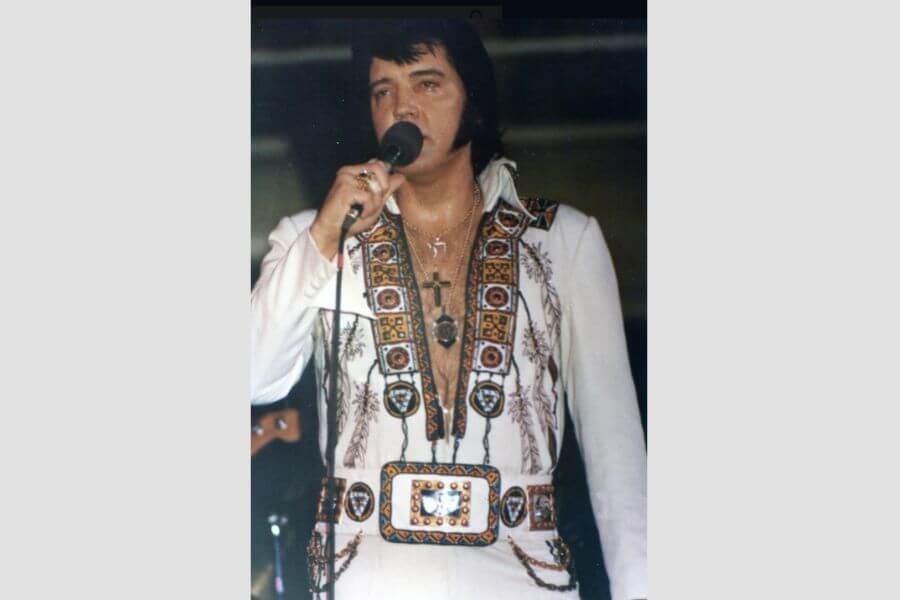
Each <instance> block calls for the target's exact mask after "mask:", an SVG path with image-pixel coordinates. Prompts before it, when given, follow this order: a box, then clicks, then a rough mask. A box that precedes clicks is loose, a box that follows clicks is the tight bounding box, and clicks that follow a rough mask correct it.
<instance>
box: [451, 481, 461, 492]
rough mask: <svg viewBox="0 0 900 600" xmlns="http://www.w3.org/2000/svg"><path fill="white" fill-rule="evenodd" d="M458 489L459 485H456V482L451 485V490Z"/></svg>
mask: <svg viewBox="0 0 900 600" xmlns="http://www.w3.org/2000/svg"><path fill="white" fill-rule="evenodd" d="M458 487H459V484H458V483H456V482H455V481H454V482H453V483H451V484H450V489H451V490H455V489H456V488H458Z"/></svg>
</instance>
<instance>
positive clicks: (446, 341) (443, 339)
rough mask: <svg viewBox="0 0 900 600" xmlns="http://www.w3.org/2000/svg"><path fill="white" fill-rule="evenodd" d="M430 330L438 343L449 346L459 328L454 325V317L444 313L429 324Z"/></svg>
mask: <svg viewBox="0 0 900 600" xmlns="http://www.w3.org/2000/svg"><path fill="white" fill-rule="evenodd" d="M431 331H432V333H433V334H434V339H436V340H437V343H438V344H440V345H441V346H443V347H444V348H449V347H450V346H452V345H453V344H455V343H456V337H457V335H458V333H459V328H458V327H457V325H456V319H454V318H453V317H451V316H450V315H448V314H447V313H444V314H442V315H441V316H440V317H438V318H437V319H435V321H434V323H433V324H432V326H431Z"/></svg>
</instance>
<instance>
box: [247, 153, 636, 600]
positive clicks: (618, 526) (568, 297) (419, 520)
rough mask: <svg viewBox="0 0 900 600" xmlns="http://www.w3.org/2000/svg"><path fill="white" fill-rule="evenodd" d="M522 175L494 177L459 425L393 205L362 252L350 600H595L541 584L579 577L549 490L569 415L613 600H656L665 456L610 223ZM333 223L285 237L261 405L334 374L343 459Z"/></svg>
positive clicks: (261, 326) (256, 323) (348, 317)
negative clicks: (655, 517)
mask: <svg viewBox="0 0 900 600" xmlns="http://www.w3.org/2000/svg"><path fill="white" fill-rule="evenodd" d="M509 167H513V168H514V164H513V163H511V162H510V161H508V160H506V159H499V160H495V161H493V162H491V163H490V164H489V165H488V167H487V168H486V169H485V170H484V171H483V172H482V174H481V176H480V177H479V183H480V184H481V188H482V194H483V198H484V213H483V215H482V222H481V224H480V225H479V230H478V232H477V234H476V237H475V240H474V249H473V252H472V260H471V262H470V264H469V269H468V270H467V281H466V288H465V318H464V323H462V325H461V327H460V333H461V335H460V340H459V341H458V342H457V343H461V344H462V361H461V362H462V363H463V364H462V365H461V371H460V377H459V380H460V385H459V389H458V393H457V397H456V398H455V399H454V411H453V414H452V417H451V419H450V420H451V421H452V422H447V423H445V422H444V413H443V412H442V411H441V410H440V409H439V399H438V398H437V393H436V389H435V387H434V380H433V378H432V372H431V363H430V359H429V356H428V348H427V340H426V339H425V335H428V334H429V332H428V331H427V328H426V327H425V324H424V320H423V318H422V314H421V310H420V309H419V304H418V288H417V287H416V286H415V279H414V277H415V275H414V273H413V270H412V269H411V268H410V255H409V251H408V249H407V246H406V243H405V237H404V234H403V229H402V222H401V219H400V218H399V211H398V207H397V204H396V202H395V201H394V199H393V198H391V199H389V200H388V202H387V205H386V209H385V211H384V213H383V215H382V218H381V219H380V220H379V222H378V223H376V224H375V225H374V226H373V228H372V229H371V230H369V231H368V232H365V233H364V234H361V235H358V236H356V237H355V238H352V239H350V240H348V243H347V247H346V248H345V263H344V264H345V265H346V266H345V268H344V272H343V282H342V286H343V292H342V311H341V336H340V339H341V351H340V354H339V362H340V370H339V377H338V387H339V393H338V399H339V402H338V425H339V435H338V442H337V451H336V469H335V470H336V477H337V478H338V481H339V485H341V486H342V488H343V494H342V496H341V512H340V516H339V519H338V522H337V524H336V532H337V535H336V549H337V551H339V552H340V551H341V550H342V549H344V548H347V544H348V543H350V542H351V541H352V540H353V539H354V537H355V536H357V534H360V535H359V538H358V539H359V541H358V544H356V545H354V548H355V552H354V553H353V556H352V558H350V563H349V564H347V565H346V567H345V569H344V570H343V572H341V574H340V577H339V578H338V580H337V583H336V588H337V590H336V591H337V594H336V595H337V596H338V597H340V598H343V599H347V598H392V599H398V600H406V599H409V600H450V599H454V600H459V599H463V598H488V597H501V598H517V599H518V600H527V599H532V598H534V599H538V598H560V599H563V598H577V597H578V592H577V590H575V589H569V590H567V591H557V590H552V589H549V588H548V587H545V586H540V585H538V583H536V581H535V579H534V577H536V578H538V579H540V580H541V581H544V582H546V583H547V584H551V585H555V586H563V587H565V586H566V584H568V583H569V573H568V572H567V571H566V570H565V569H562V568H557V569H552V568H548V567H550V566H552V565H557V564H559V563H557V562H556V561H555V558H554V556H553V554H552V553H551V550H550V546H549V545H548V544H547V541H548V540H553V539H554V538H556V537H557V535H558V534H557V532H556V529H555V514H554V513H555V504H554V502H553V492H552V488H549V487H547V486H550V484H551V483H552V474H553V470H554V468H555V465H556V460H557V457H558V455H559V451H560V448H561V445H562V439H563V424H564V422H565V407H564V402H566V401H567V402H568V403H569V409H570V412H571V416H572V421H573V423H574V425H575V434H576V438H577V440H578V443H579V446H580V448H581V452H582V455H583V457H584V464H585V469H586V475H587V483H588V486H589V489H590V496H591V505H592V509H593V513H594V517H595V520H596V523H597V527H598V530H599V532H600V540H601V543H602V546H603V555H604V560H605V561H606V568H607V572H608V575H609V579H610V587H611V593H612V598H613V600H633V599H636V598H646V597H647V572H646V451H645V447H644V442H643V434H642V428H641V423H640V416H639V412H638V406H637V402H636V395H635V389H634V384H633V381H632V378H631V372H630V368H629V364H628V357H627V351H626V345H625V336H624V328H623V323H622V313H621V308H620V304H619V296H618V289H617V285H616V278H615V273H614V270H613V266H612V261H611V259H610V256H609V251H608V249H607V247H606V244H605V241H604V239H603V236H602V234H601V231H600V227H599V226H598V224H597V222H596V220H595V219H594V218H592V217H588V216H586V215H584V214H582V213H581V212H579V211H577V210H576V209H573V208H571V207H568V206H565V205H559V204H556V203H554V202H550V201H546V200H541V199H529V198H520V197H519V196H518V194H517V192H516V189H515V186H514V183H513V177H512V174H511V173H510V171H511V169H510V168H509ZM314 216H315V212H314V211H305V212H301V213H299V214H297V215H294V216H291V217H287V218H284V219H282V221H281V222H280V224H279V225H278V227H277V228H276V229H275V230H274V231H273V232H272V234H271V235H270V237H269V241H270V244H271V250H270V251H269V253H268V254H267V255H266V256H265V258H264V259H263V262H262V268H261V274H260V277H259V280H258V281H257V283H256V285H255V287H254V289H253V291H252V293H251V311H252V335H251V344H252V354H251V356H252V358H251V360H252V366H251V378H252V401H253V403H255V404H262V403H267V402H274V401H276V400H279V399H281V398H283V397H284V396H285V395H287V393H288V391H289V390H290V389H291V387H292V386H293V385H294V384H295V383H296V382H297V380H298V379H299V377H300V375H301V373H302V372H303V369H304V367H305V365H306V364H307V362H308V361H309V359H310V358H311V357H313V356H314V357H315V361H316V372H317V377H318V383H319V385H318V391H319V393H318V402H319V414H320V415H322V417H321V421H322V422H321V423H320V429H319V430H320V432H321V434H320V440H319V442H320V446H321V449H322V453H323V456H324V453H325V441H326V440H325V437H326V435H327V433H326V431H327V430H326V426H325V422H324V415H325V414H327V413H326V409H325V391H326V390H327V378H328V373H327V372H326V358H327V354H328V352H329V342H330V331H331V323H332V315H333V303H334V292H335V285H336V279H337V277H336V271H337V269H336V266H335V261H330V260H327V259H326V258H324V257H323V256H322V254H321V253H320V252H319V250H318V248H317V247H316V245H315V242H314V241H313V238H312V237H311V235H310V233H309V226H310V224H311V223H312V221H313V218H314ZM454 455H455V456H454ZM416 481H418V484H416V483H415V482H416ZM426 484H427V485H429V486H430V485H432V484H433V485H434V489H428V490H426V489H425V488H424V486H425V485H426ZM451 484H453V486H454V489H453V490H452V491H451V489H450V486H451ZM438 485H441V486H442V489H441V490H438V489H437V486H438ZM444 485H446V487H443V486H444ZM464 485H465V486H466V487H465V489H464V488H463V486H464ZM416 486H421V487H416ZM416 494H419V495H416ZM461 507H465V508H466V512H465V513H462V512H460V511H461V510H462V509H461ZM417 511H418V512H417ZM429 511H430V512H429ZM438 519H441V524H440V525H438ZM451 519H452V520H453V523H454V524H453V525H451V524H450V522H451ZM464 519H465V521H464ZM426 521H428V522H429V524H428V525H426V524H425V522H426ZM464 522H465V523H466V525H465V526H463V523H464ZM317 530H319V531H321V532H324V523H321V522H320V523H319V524H317ZM510 540H512V542H514V543H515V544H516V545H517V546H518V547H519V548H521V550H523V551H524V553H525V554H526V555H528V556H530V557H531V558H533V559H536V561H541V562H540V563H538V562H536V561H535V562H534V563H532V564H531V565H530V567H531V570H532V574H533V576H534V577H533V576H532V574H529V573H528V571H526V567H525V566H524V564H523V562H522V561H521V560H520V558H517V555H516V553H515V551H514V547H513V544H512V543H510ZM426 542H427V543H426ZM346 552H349V549H348V550H347V551H346ZM346 560H347V558H344V559H339V560H338V561H337V567H336V568H337V569H340V568H341V567H342V565H343V564H344V563H345V561H346ZM526 562H527V561H526ZM541 563H543V564H541Z"/></svg>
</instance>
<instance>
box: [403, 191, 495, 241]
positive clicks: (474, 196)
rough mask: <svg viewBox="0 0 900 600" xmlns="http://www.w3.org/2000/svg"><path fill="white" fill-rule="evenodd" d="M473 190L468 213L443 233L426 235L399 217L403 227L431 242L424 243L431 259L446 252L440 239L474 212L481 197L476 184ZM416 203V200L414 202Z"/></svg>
mask: <svg viewBox="0 0 900 600" xmlns="http://www.w3.org/2000/svg"><path fill="white" fill-rule="evenodd" d="M473 187H474V189H473V190H472V192H473V193H472V205H471V206H469V211H468V212H467V213H466V216H465V217H463V218H462V220H461V221H459V222H458V223H456V224H455V225H451V226H449V227H447V228H445V229H444V230H443V231H441V232H440V233H437V234H433V233H428V232H427V231H422V230H421V229H419V228H418V227H415V226H414V225H413V224H412V223H410V222H409V221H407V220H406V219H404V218H403V215H402V214H401V215H400V218H401V219H402V220H403V225H404V227H406V228H407V229H409V230H410V231H412V232H413V233H416V234H418V235H420V236H423V237H427V238H428V239H430V240H431V241H429V242H426V245H427V246H428V249H429V250H431V257H432V258H437V256H438V254H441V253H443V252H446V251H447V242H445V241H444V240H443V239H442V238H444V237H445V236H447V235H448V234H450V233H451V232H453V231H456V229H457V228H458V227H459V226H460V225H462V224H463V223H468V222H469V217H471V216H472V213H473V212H474V211H475V205H476V204H477V203H478V202H477V199H478V198H480V197H481V189H480V188H479V187H478V182H477V181H476V182H474V185H473ZM416 201H417V202H418V199H417V200H416Z"/></svg>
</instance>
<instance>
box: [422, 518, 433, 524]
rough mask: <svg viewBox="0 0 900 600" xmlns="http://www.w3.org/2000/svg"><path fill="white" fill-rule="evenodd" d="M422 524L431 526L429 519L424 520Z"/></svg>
mask: <svg viewBox="0 0 900 600" xmlns="http://www.w3.org/2000/svg"><path fill="white" fill-rule="evenodd" d="M422 522H423V523H425V524H426V525H431V519H425V520H424V521H422Z"/></svg>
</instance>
